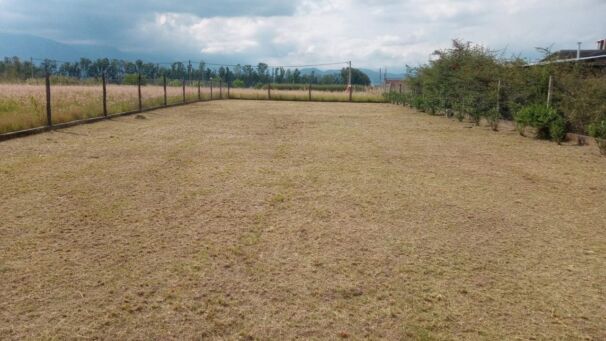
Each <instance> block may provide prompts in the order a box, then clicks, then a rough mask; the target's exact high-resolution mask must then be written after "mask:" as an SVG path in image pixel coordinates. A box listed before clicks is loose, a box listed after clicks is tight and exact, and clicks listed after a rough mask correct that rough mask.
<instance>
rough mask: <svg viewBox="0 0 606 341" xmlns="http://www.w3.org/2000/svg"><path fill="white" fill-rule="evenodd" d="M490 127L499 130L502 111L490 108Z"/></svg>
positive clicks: (487, 116)
mask: <svg viewBox="0 0 606 341" xmlns="http://www.w3.org/2000/svg"><path fill="white" fill-rule="evenodd" d="M486 118H487V119H488V123H490V128H491V129H492V130H493V131H499V121H500V120H501V113H500V112H499V111H498V110H497V109H493V110H490V111H489V112H488V114H487V115H486Z"/></svg>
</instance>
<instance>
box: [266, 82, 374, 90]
mask: <svg viewBox="0 0 606 341" xmlns="http://www.w3.org/2000/svg"><path fill="white" fill-rule="evenodd" d="M255 88H257V89H266V90H267V84H257V86H256V87H255ZM271 88H272V89H273V90H307V89H309V83H307V84H306V83H294V84H276V83H272V84H271ZM311 88H312V90H317V91H329V92H343V91H345V89H346V86H345V85H344V84H312V86H311ZM353 90H354V91H357V92H363V91H366V86H363V85H354V86H353Z"/></svg>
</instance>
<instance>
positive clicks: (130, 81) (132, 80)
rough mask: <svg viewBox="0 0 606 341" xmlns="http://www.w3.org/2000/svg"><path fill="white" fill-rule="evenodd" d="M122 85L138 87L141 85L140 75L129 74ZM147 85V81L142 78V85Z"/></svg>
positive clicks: (125, 76)
mask: <svg viewBox="0 0 606 341" xmlns="http://www.w3.org/2000/svg"><path fill="white" fill-rule="evenodd" d="M122 84H124V85H137V84H139V74H136V73H129V74H126V75H124V79H123V80H122ZM145 84H146V79H145V77H144V76H141V85H145Z"/></svg>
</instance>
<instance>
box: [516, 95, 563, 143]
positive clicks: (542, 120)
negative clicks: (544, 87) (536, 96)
mask: <svg viewBox="0 0 606 341" xmlns="http://www.w3.org/2000/svg"><path fill="white" fill-rule="evenodd" d="M514 118H515V122H516V128H517V129H518V132H520V134H522V135H523V134H524V130H525V129H526V127H528V126H530V127H533V128H535V129H536V137H537V138H540V139H551V140H553V141H555V142H558V143H560V142H562V141H563V140H564V138H565V137H566V120H565V119H564V118H563V117H562V116H561V115H560V114H558V112H557V111H556V110H555V109H553V108H550V107H548V106H547V105H544V104H531V105H528V106H525V107H523V108H522V109H521V110H520V111H518V112H517V113H516V115H515V117H514Z"/></svg>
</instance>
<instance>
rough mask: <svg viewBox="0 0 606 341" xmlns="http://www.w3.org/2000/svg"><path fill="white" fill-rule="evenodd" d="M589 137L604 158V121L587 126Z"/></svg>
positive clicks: (605, 137)
mask: <svg viewBox="0 0 606 341" xmlns="http://www.w3.org/2000/svg"><path fill="white" fill-rule="evenodd" d="M589 135H591V136H593V137H594V138H595V140H596V143H597V144H598V148H600V153H601V154H602V155H604V156H606V120H601V121H599V122H594V123H592V124H590V125H589Z"/></svg>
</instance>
